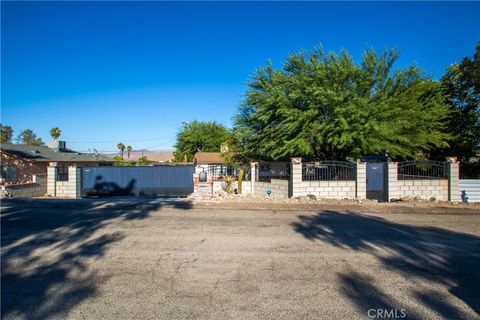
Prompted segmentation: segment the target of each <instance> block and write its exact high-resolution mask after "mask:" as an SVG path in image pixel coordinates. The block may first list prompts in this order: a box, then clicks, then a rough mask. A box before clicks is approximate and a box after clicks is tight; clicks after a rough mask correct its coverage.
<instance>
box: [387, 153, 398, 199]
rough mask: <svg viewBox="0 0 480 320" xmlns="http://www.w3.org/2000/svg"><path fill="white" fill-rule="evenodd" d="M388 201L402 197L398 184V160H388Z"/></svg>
mask: <svg viewBox="0 0 480 320" xmlns="http://www.w3.org/2000/svg"><path fill="white" fill-rule="evenodd" d="M387 165H388V169H387V185H386V188H387V201H388V202H390V201H391V200H392V199H398V198H400V192H399V186H398V162H387Z"/></svg>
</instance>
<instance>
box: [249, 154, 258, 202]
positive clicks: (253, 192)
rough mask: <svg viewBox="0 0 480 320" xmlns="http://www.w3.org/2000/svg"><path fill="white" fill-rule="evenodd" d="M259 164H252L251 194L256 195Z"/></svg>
mask: <svg viewBox="0 0 480 320" xmlns="http://www.w3.org/2000/svg"><path fill="white" fill-rule="evenodd" d="M257 166H258V162H252V163H250V182H251V183H250V194H252V195H255V184H256V183H257V170H256V168H257Z"/></svg>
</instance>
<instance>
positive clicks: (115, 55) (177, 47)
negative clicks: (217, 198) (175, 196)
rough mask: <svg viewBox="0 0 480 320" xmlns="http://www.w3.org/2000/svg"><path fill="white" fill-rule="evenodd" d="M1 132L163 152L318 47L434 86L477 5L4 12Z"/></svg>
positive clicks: (40, 7)
mask: <svg viewBox="0 0 480 320" xmlns="http://www.w3.org/2000/svg"><path fill="white" fill-rule="evenodd" d="M1 9H2V13H1V18H2V21H1V29H2V30H1V36H2V37H1V45H2V47H1V54H2V57H1V122H2V124H8V125H11V126H13V128H14V130H15V133H14V134H15V135H16V134H18V133H19V132H20V130H22V129H25V128H31V129H33V130H34V131H35V132H36V133H37V134H38V135H39V136H40V137H42V138H43V140H44V141H48V140H50V139H49V134H48V132H49V129H50V128H52V127H54V126H59V127H60V128H61V129H62V130H63V134H62V138H63V139H64V140H66V141H67V143H68V145H69V146H70V147H73V148H76V149H77V150H87V149H88V148H96V149H98V150H104V151H108V150H115V149H116V144H117V142H124V143H125V144H130V145H132V146H133V148H134V149H141V148H150V149H155V150H158V149H169V148H172V147H173V144H174V142H175V141H174V139H175V135H176V133H177V131H178V128H179V127H180V125H181V123H182V121H191V120H194V119H198V120H216V121H218V122H221V123H224V124H225V125H227V126H231V122H232V120H231V118H232V116H233V115H234V114H235V111H236V108H237V107H238V105H239V103H240V102H241V101H242V96H243V94H244V92H245V90H246V86H245V82H246V81H247V80H248V79H249V77H250V76H251V75H252V73H253V71H254V70H255V69H256V68H257V67H259V66H261V65H264V64H265V63H266V61H267V60H268V59H271V60H272V61H273V63H274V65H276V66H279V65H281V63H282V61H283V60H284V59H285V58H286V57H287V55H288V54H289V53H291V52H294V51H297V50H299V49H302V48H305V49H310V48H312V47H314V46H316V45H319V44H323V46H324V48H325V49H326V50H328V51H330V50H334V51H338V50H340V49H342V48H344V49H346V50H348V51H349V52H350V53H352V54H353V56H354V57H355V58H356V59H358V58H359V57H360V55H361V53H362V51H363V50H364V49H365V48H367V47H368V46H371V47H374V48H375V49H378V50H382V49H384V48H386V47H393V46H395V47H397V48H399V49H401V51H402V55H401V58H400V60H399V61H398V65H397V66H398V67H402V66H406V65H409V64H411V63H413V62H415V63H417V64H418V65H419V66H421V67H422V68H424V69H425V70H426V71H427V72H428V73H430V74H432V75H433V77H434V78H439V77H440V76H441V75H442V73H443V72H444V70H445V68H446V67H447V66H448V65H450V64H451V63H452V62H455V61H459V60H461V58H462V57H464V56H470V55H472V54H473V52H474V49H475V44H476V42H477V41H479V40H480V2H467V3H458V2H456V3H449V2H439V3H434V2H419V3H417V2H401V3H387V2H368V3H359V2H355V3H347V2H335V3H330V2H302V3H291V2H277V3H274V2H262V3H260V2H202V3H198V2H197V3H188V2H179V3H169V2H140V3H134V2H117V3H114V2H78V3H77V2H4V1H2V4H1Z"/></svg>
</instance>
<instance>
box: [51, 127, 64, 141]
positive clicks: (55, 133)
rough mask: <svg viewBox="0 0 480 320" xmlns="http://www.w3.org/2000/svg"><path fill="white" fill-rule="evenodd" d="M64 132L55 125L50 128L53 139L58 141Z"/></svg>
mask: <svg viewBox="0 0 480 320" xmlns="http://www.w3.org/2000/svg"><path fill="white" fill-rule="evenodd" d="M61 134H62V130H60V128H59V127H55V128H52V129H50V135H51V136H52V138H53V140H55V141H57V139H58V138H59V137H60V135H61Z"/></svg>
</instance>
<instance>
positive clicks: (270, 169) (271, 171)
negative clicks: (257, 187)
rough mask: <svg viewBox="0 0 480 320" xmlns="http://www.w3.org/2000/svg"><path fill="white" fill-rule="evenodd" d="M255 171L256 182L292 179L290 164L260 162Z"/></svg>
mask: <svg viewBox="0 0 480 320" xmlns="http://www.w3.org/2000/svg"><path fill="white" fill-rule="evenodd" d="M255 171H256V181H263V182H271V181H272V179H282V180H288V179H290V162H259V163H258V164H257V165H256V167H255Z"/></svg>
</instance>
